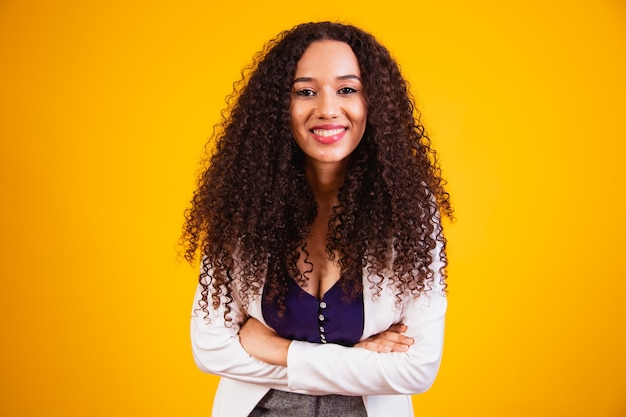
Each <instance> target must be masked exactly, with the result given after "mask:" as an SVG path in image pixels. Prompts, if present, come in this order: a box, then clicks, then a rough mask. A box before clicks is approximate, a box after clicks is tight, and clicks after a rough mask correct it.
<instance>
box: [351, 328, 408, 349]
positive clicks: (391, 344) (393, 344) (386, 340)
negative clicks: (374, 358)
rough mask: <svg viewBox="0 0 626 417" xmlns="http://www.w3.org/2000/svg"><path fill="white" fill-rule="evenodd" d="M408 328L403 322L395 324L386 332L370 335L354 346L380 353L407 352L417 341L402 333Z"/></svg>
mask: <svg viewBox="0 0 626 417" xmlns="http://www.w3.org/2000/svg"><path fill="white" fill-rule="evenodd" d="M406 330H407V327H406V326H405V325H404V324H402V323H398V324H393V325H392V326H391V327H389V328H388V329H387V330H385V331H384V332H381V333H378V334H375V335H374V336H370V337H368V338H367V339H365V340H362V341H360V342H359V343H357V344H356V345H354V347H360V348H364V349H367V350H371V351H373V352H379V353H388V352H406V351H407V350H409V347H411V345H413V343H415V341H414V340H413V338H412V337H407V336H405V335H403V334H402V333H404V332H406Z"/></svg>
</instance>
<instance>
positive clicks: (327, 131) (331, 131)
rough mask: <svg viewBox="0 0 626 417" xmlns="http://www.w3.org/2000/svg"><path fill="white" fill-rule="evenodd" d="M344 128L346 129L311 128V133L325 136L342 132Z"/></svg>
mask: <svg viewBox="0 0 626 417" xmlns="http://www.w3.org/2000/svg"><path fill="white" fill-rule="evenodd" d="M344 130H346V129H345V128H341V129H315V130H313V133H315V134H316V135H317V136H323V137H325V138H327V137H329V136H335V135H338V134H340V133H341V132H343V131H344Z"/></svg>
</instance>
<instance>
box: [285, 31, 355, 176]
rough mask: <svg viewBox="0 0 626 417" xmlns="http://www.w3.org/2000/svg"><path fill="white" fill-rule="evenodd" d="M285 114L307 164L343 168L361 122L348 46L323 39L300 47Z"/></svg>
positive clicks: (352, 62)
mask: <svg viewBox="0 0 626 417" xmlns="http://www.w3.org/2000/svg"><path fill="white" fill-rule="evenodd" d="M290 115H291V129H292V131H293V136H294V138H295V140H296V143H297V144H298V146H300V148H301V149H302V151H303V152H304V153H305V154H306V157H307V162H309V163H311V162H313V163H318V164H340V165H341V164H345V162H346V161H347V158H348V156H349V155H350V154H351V153H352V151H354V149H355V148H356V147H357V145H358V144H359V142H360V141H361V138H362V137H363V134H364V132H365V125H366V122H367V102H366V99H365V93H364V91H363V85H362V83H361V71H360V69H359V62H358V60H357V58H356V55H354V52H352V48H350V46H349V45H348V44H346V43H344V42H339V41H332V40H324V41H317V42H314V43H312V44H311V45H310V46H309V47H308V48H307V49H306V51H305V52H304V54H303V55H302V57H301V58H300V61H298V65H297V68H296V75H295V77H294V81H293V87H292V91H291V104H290Z"/></svg>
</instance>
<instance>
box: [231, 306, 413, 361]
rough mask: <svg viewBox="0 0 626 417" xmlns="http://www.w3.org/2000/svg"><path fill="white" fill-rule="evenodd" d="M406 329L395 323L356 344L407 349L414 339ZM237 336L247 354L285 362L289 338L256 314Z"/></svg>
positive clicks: (382, 349)
mask: <svg viewBox="0 0 626 417" xmlns="http://www.w3.org/2000/svg"><path fill="white" fill-rule="evenodd" d="M406 330H407V326H405V325H404V324H394V325H392V326H391V327H389V329H387V330H386V331H384V332H381V333H378V334H376V335H374V336H371V337H369V338H367V339H365V340H362V341H360V342H359V343H357V344H356V345H354V347H355V348H364V349H368V350H371V351H373V352H379V353H389V352H406V351H407V350H408V349H409V347H410V346H411V345H412V344H413V343H414V342H415V341H414V339H413V338H411V337H408V336H405V335H403V334H402V333H404V332H405V331H406ZM239 340H240V341H241V345H242V346H243V348H244V349H245V350H246V352H248V353H249V354H250V356H252V357H254V358H256V359H258V360H260V361H262V362H265V363H268V364H272V365H279V366H287V354H288V352H289V345H290V344H291V340H288V339H284V338H282V337H280V336H278V335H277V334H276V333H275V332H274V331H273V330H271V329H269V328H267V327H266V326H265V325H264V324H263V323H261V322H260V321H259V320H257V319H255V318H250V319H248V320H246V322H245V323H244V324H243V325H242V326H241V328H240V329H239Z"/></svg>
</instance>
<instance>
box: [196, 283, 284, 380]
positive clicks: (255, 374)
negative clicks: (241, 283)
mask: <svg viewBox="0 0 626 417" xmlns="http://www.w3.org/2000/svg"><path fill="white" fill-rule="evenodd" d="M201 291H202V287H201V286H200V285H198V288H197V289H196V295H195V297H194V304H193V309H192V315H191V348H192V353H193V357H194V360H195V362H196V365H197V366H198V368H200V370H202V371H204V372H208V373H211V374H215V375H219V376H223V377H227V378H230V379H234V380H238V381H243V382H249V383H253V384H259V385H263V386H266V387H269V388H275V389H280V390H288V388H287V369H286V368H285V367H282V366H276V365H269V364H266V363H264V362H261V361H259V360H257V359H255V358H253V357H252V356H250V355H249V354H248V353H247V352H246V351H245V350H244V348H243V347H242V346H241V343H240V342H239V335H238V332H239V326H240V323H239V322H238V320H237V319H236V318H237V317H242V316H243V315H242V314H241V310H242V305H241V301H240V300H239V299H238V298H237V297H233V301H232V302H231V304H230V306H231V308H232V311H231V314H232V317H233V318H234V319H233V321H232V322H230V323H228V324H227V323H225V321H224V303H225V301H226V300H225V298H223V299H222V300H221V301H222V302H221V303H220V307H219V308H218V309H217V310H215V309H213V308H212V306H211V303H210V298H211V294H210V293H209V307H208V312H209V316H208V319H210V320H207V317H205V313H204V312H202V311H201V310H199V307H198V300H199V299H200V297H201ZM209 291H211V288H210V289H209Z"/></svg>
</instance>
